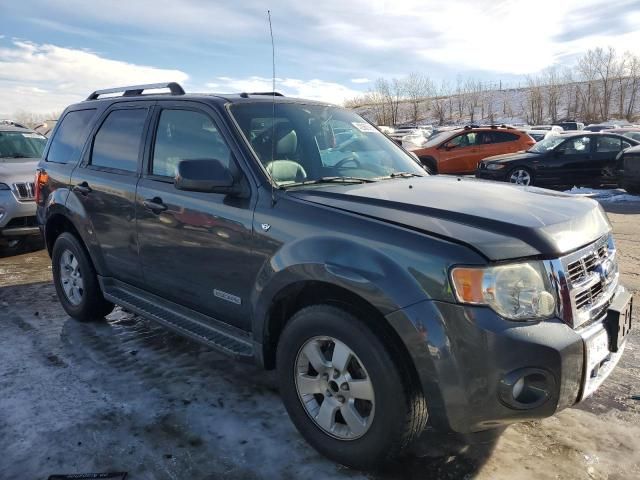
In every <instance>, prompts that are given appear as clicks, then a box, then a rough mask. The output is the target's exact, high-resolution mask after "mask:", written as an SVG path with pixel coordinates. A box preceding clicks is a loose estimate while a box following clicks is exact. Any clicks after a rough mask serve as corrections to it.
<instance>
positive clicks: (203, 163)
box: [175, 158, 235, 194]
mask: <svg viewBox="0 0 640 480" xmlns="http://www.w3.org/2000/svg"><path fill="white" fill-rule="evenodd" d="M175 186H176V188H177V189H178V190H188V191H191V192H209V193H227V194H228V193H233V192H234V191H235V188H234V187H235V180H234V178H233V175H231V172H230V171H229V169H228V168H227V167H225V166H224V165H222V163H220V161H219V160H215V159H208V158H205V159H196V160H182V161H180V163H178V168H177V169H176V177H175Z"/></svg>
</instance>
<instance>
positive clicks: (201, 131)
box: [136, 101, 261, 330]
mask: <svg viewBox="0 0 640 480" xmlns="http://www.w3.org/2000/svg"><path fill="white" fill-rule="evenodd" d="M153 125H154V126H153V127H152V138H151V145H150V147H151V148H150V152H149V155H148V156H147V161H146V164H145V170H144V174H143V177H142V178H141V180H140V182H139V184H138V191H137V199H136V211H137V217H138V224H137V227H138V239H139V242H140V259H141V262H142V268H143V270H144V276H145V282H146V288H147V289H148V290H150V291H151V292H152V293H155V294H156V295H160V296H162V297H163V298H166V299H168V300H171V301H173V302H176V303H178V304H181V305H184V306H186V307H189V308H191V309H193V310H196V311H199V312H201V313H204V314H206V315H210V316H212V317H214V318H216V319H218V320H221V321H224V322H227V323H229V324H232V325H235V326H238V327H240V328H243V329H245V330H248V329H249V326H250V301H249V297H250V294H251V291H252V288H253V285H254V283H255V279H256V275H257V272H258V269H259V268H260V264H261V260H260V259H259V258H258V256H257V255H256V254H255V253H254V252H253V250H252V238H253V232H252V228H253V227H252V225H253V206H254V205H255V201H256V198H257V192H255V191H253V192H252V189H251V185H250V182H249V181H248V180H247V178H246V176H245V175H244V173H243V172H242V169H241V168H240V167H239V163H237V161H236V159H237V158H240V153H239V152H238V150H237V149H236V148H237V147H236V146H235V143H234V141H233V137H232V136H231V134H230V132H229V131H228V130H226V129H225V128H224V122H222V121H221V119H220V117H219V116H218V114H217V112H215V111H214V110H213V109H211V108H209V107H208V106H206V105H201V104H198V103H192V102H179V101H178V102H176V101H167V102H158V106H157V107H156V113H155V115H154V121H153ZM187 159H194V160H195V159H216V160H219V161H220V162H221V163H222V164H223V165H225V166H227V167H228V168H229V169H230V170H231V172H232V175H233V176H234V177H235V178H236V179H237V181H240V182H246V185H247V191H248V192H249V193H248V194H247V196H246V197H243V198H240V197H233V196H230V195H225V194H221V193H206V192H191V191H184V190H178V189H176V188H175V186H174V178H175V169H176V166H177V164H178V162H179V161H180V160H187Z"/></svg>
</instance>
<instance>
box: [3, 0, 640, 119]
mask: <svg viewBox="0 0 640 480" xmlns="http://www.w3.org/2000/svg"><path fill="white" fill-rule="evenodd" d="M267 8H269V9H271V11H272V17H273V27H274V35H275V43H276V68H277V77H278V87H277V89H278V90H280V91H283V92H284V93H285V94H289V95H296V96H303V97H309V98H315V99H323V100H327V101H332V102H336V103H340V102H342V101H343V100H344V99H345V98H350V97H352V96H354V95H357V94H358V93H361V92H364V91H366V90H367V89H368V88H369V87H370V86H371V82H372V81H373V80H375V79H376V78H378V77H388V78H390V77H401V76H403V75H406V74H408V73H409V72H412V71H417V72H420V73H424V74H426V75H428V76H430V77H431V78H432V79H434V80H435V81H436V82H439V81H441V80H443V79H445V80H449V81H451V82H455V81H456V78H458V76H463V77H466V76H474V77H476V78H479V79H484V80H495V81H498V80H502V81H503V82H505V83H513V82H517V81H519V80H522V79H523V78H524V76H525V75H527V74H535V73H537V72H540V71H541V70H543V69H544V68H547V67H549V66H553V65H560V66H562V65H569V64H571V63H572V62H573V60H574V59H575V58H576V57H577V56H579V55H580V54H581V53H583V52H584V51H586V50H587V49H589V48H593V47H596V46H603V47H605V46H608V45H611V46H614V47H616V49H617V50H619V51H620V52H623V51H625V50H630V51H632V52H634V53H640V28H638V26H639V25H640V1H639V0H633V1H627V0H617V1H615V2H611V1H601V0H555V1H548V0H538V1H536V2H532V1H531V0H526V1H522V0H517V1H516V0H504V1H496V0H456V1H454V0H451V1H447V2H443V1H431V0H403V1H401V2H393V1H383V0H366V1H365V0H350V1H345V0H323V1H320V2H318V1H304V0H298V1H257V0H243V1H242V2H240V1H237V2H229V1H225V2H222V1H213V0H209V1H207V0H172V1H168V0H154V1H150V0H127V1H120V0H111V1H103V0H93V1H90V0H28V1H27V0H23V1H10V0H0V112H4V113H11V112H15V111H17V110H27V111H36V112H49V111H54V110H60V109H62V108H64V106H66V105H67V104H68V103H71V102H74V101H77V100H79V99H81V98H83V97H84V96H86V95H87V94H88V93H89V92H90V91H92V90H94V89H97V88H103V87H109V86H114V85H122V84H134V83H140V82H151V81H164V80H178V81H180V82H182V83H184V84H185V87H186V88H187V89H188V90H191V91H221V92H230V91H243V90H249V91H252V90H264V89H270V75H271V45H270V41H269V31H268V24H267V14H266V9H267Z"/></svg>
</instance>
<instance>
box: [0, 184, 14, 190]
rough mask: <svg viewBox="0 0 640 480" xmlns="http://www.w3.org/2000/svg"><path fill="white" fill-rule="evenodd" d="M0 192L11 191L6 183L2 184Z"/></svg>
mask: <svg viewBox="0 0 640 480" xmlns="http://www.w3.org/2000/svg"><path fill="white" fill-rule="evenodd" d="M0 190H11V189H10V188H9V185H7V184H6V183H0Z"/></svg>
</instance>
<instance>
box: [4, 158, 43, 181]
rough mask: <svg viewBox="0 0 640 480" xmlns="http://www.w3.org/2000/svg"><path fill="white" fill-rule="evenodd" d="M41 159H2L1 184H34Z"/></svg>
mask: <svg viewBox="0 0 640 480" xmlns="http://www.w3.org/2000/svg"><path fill="white" fill-rule="evenodd" d="M39 161H40V159H39V158H6V159H4V158H3V159H0V183H6V184H12V183H19V182H33V179H34V178H35V176H36V168H38V162H39Z"/></svg>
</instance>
